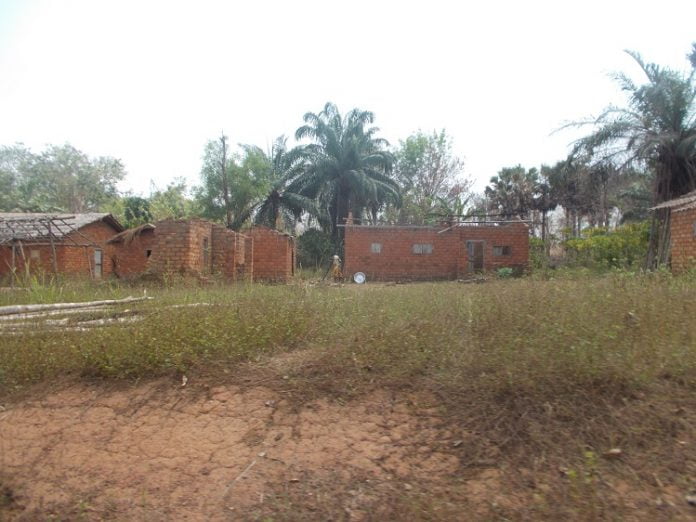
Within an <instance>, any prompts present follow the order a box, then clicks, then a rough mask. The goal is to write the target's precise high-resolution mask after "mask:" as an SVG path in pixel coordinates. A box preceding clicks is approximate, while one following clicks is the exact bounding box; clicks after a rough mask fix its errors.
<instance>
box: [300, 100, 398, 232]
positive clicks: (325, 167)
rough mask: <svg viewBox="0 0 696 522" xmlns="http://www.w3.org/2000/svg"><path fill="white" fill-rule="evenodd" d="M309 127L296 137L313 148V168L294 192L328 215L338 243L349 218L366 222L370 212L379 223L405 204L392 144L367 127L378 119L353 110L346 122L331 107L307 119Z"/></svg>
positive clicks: (307, 150) (307, 155)
mask: <svg viewBox="0 0 696 522" xmlns="http://www.w3.org/2000/svg"><path fill="white" fill-rule="evenodd" d="M304 121H305V124H304V125H303V126H301V127H300V128H299V129H297V132H296V133H295V137H296V138H297V139H298V140H302V139H305V138H309V139H311V140H312V141H313V143H311V144H308V145H306V146H304V147H303V148H302V155H303V157H304V159H305V161H306V162H307V164H306V167H305V169H304V172H303V174H302V176H300V177H299V178H298V179H297V180H296V181H295V182H294V183H293V184H292V187H293V190H297V191H298V192H299V193H301V194H302V195H304V196H306V197H309V198H312V199H315V200H316V201H317V202H318V203H319V204H320V205H321V206H322V207H323V209H325V211H326V213H327V214H328V216H329V218H330V222H329V223H328V229H329V230H330V231H331V234H332V236H333V237H334V238H339V237H340V236H342V233H341V229H340V228H339V225H342V224H344V223H345V222H346V219H347V218H348V215H349V213H352V214H353V216H354V217H355V218H356V219H358V220H360V219H361V218H362V214H363V211H364V210H365V209H368V210H369V211H370V212H371V213H372V215H373V218H375V217H376V213H377V211H378V210H379V208H380V207H381V206H382V205H384V203H385V202H386V201H388V200H392V201H396V202H397V203H398V202H399V201H400V193H399V187H398V185H397V183H396V182H395V181H394V180H393V179H392V178H391V177H390V176H389V174H390V173H391V169H392V165H393V161H394V160H393V156H392V154H391V153H390V152H388V151H387V150H386V147H387V146H388V142H387V141H386V140H384V139H381V138H378V137H376V134H377V132H378V131H379V129H378V128H377V127H367V126H368V125H371V124H372V123H373V121H374V114H373V113H371V112H369V111H361V110H358V109H353V110H351V111H350V112H348V113H347V114H346V115H345V116H341V113H340V112H339V111H338V108H337V107H336V105H334V104H333V103H327V104H326V105H325V106H324V109H323V110H322V111H321V112H319V113H318V114H315V113H313V112H308V113H307V114H305V115H304ZM366 127H367V128H366ZM298 192H296V193H298Z"/></svg>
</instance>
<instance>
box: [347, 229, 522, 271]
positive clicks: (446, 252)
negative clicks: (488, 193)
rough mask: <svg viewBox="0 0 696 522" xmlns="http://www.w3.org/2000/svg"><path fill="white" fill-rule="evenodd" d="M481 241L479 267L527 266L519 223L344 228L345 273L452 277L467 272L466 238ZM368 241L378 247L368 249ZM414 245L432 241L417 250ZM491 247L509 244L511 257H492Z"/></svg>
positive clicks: (369, 246)
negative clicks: (427, 248)
mask: <svg viewBox="0 0 696 522" xmlns="http://www.w3.org/2000/svg"><path fill="white" fill-rule="evenodd" d="M476 240H478V241H483V242H484V246H483V269H484V270H495V269H497V268H500V267H517V268H520V269H524V268H526V267H527V264H528V259H529V229H528V227H527V226H526V225H525V224H524V223H513V224H503V225H501V226H472V227H455V228H451V229H447V227H394V226H348V227H346V233H345V263H344V269H343V272H344V275H345V276H346V277H351V276H352V275H353V274H354V273H355V272H364V273H365V275H366V276H367V278H368V280H373V281H374V280H387V281H389V280H392V281H415V280H434V279H455V278H458V277H465V276H466V275H467V273H468V261H469V260H468V256H467V241H476ZM373 243H377V244H379V245H380V246H381V251H380V252H379V253H377V252H373V251H372V245H373ZM414 244H426V245H432V253H430V254H417V253H414V251H413V245H414ZM494 246H508V247H510V255H506V256H494V255H493V247H494Z"/></svg>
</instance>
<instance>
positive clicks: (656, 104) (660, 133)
mask: <svg viewBox="0 0 696 522" xmlns="http://www.w3.org/2000/svg"><path fill="white" fill-rule="evenodd" d="M627 53H628V54H629V55H630V56H631V57H632V58H633V59H634V60H635V61H636V63H637V64H638V66H639V67H640V69H641V71H642V73H643V75H644V76H645V79H646V82H645V83H643V84H641V85H637V84H635V83H634V82H633V81H632V80H631V79H630V78H629V77H628V76H627V75H625V74H623V73H619V74H617V75H616V76H615V79H616V80H617V82H618V83H619V85H620V86H621V88H622V89H623V90H624V91H626V92H627V93H628V104H627V106H626V107H614V106H611V107H609V108H608V109H606V110H605V111H604V112H603V113H602V114H601V115H600V116H599V117H598V118H596V119H593V120H590V121H585V122H579V123H576V124H574V125H587V124H590V125H593V126H594V127H595V129H594V131H593V132H592V133H591V134H590V135H588V136H586V137H585V138H582V139H581V140H579V141H578V142H577V143H576V144H575V147H574V152H587V153H589V154H590V155H591V156H592V157H594V158H596V159H599V160H601V161H610V162H614V163H618V164H620V165H622V166H623V165H628V164H631V163H638V164H642V165H647V166H648V167H649V168H651V170H653V172H654V174H655V177H654V179H655V184H654V188H653V204H658V203H661V202H663V201H666V200H669V199H672V198H675V197H677V196H681V195H683V194H686V193H688V192H691V191H693V190H696V83H695V82H694V73H695V71H694V70H692V71H691V73H690V74H689V75H684V74H681V73H679V72H677V71H674V70H672V69H668V68H663V67H660V66H658V65H656V64H653V63H645V62H644V61H643V59H642V58H641V57H640V55H639V54H637V53H635V52H630V51H627ZM666 223H667V214H666V213H663V212H657V213H655V214H654V219H653V230H652V235H651V245H650V246H651V248H650V252H649V255H648V261H647V264H648V266H649V267H653V266H655V264H657V263H663V262H665V261H666V257H667V254H668V249H667V248H666V246H667V245H668V243H669V234H668V230H669V229H668V227H667V226H666Z"/></svg>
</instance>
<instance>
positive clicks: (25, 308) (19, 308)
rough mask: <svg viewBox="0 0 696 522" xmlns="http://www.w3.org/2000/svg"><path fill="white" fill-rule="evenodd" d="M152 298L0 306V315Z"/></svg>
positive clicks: (104, 304)
mask: <svg viewBox="0 0 696 522" xmlns="http://www.w3.org/2000/svg"><path fill="white" fill-rule="evenodd" d="M149 299H153V298H152V297H126V298H125V299H107V300H104V301H88V302H82V303H52V304H29V305H13V306H0V315H13V314H25V313H28V312H38V311H42V310H69V309H71V308H89V307H93V306H111V305H119V304H126V303H135V302H138V301H147V300H149Z"/></svg>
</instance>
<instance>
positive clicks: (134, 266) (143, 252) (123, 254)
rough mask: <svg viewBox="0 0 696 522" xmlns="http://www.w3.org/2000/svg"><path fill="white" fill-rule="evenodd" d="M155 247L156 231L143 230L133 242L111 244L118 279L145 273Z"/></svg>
mask: <svg viewBox="0 0 696 522" xmlns="http://www.w3.org/2000/svg"><path fill="white" fill-rule="evenodd" d="M154 245H155V231H154V230H153V229H147V230H143V231H142V232H141V233H140V234H138V235H137V236H136V237H134V238H133V239H132V240H131V241H123V240H121V241H119V242H117V243H110V244H109V247H108V250H109V256H110V258H111V260H112V263H113V266H114V275H116V276H117V277H125V278H128V277H134V276H137V275H139V274H142V273H143V272H145V269H146V268H147V263H148V260H149V258H150V255H151V254H152V251H153V248H154Z"/></svg>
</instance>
